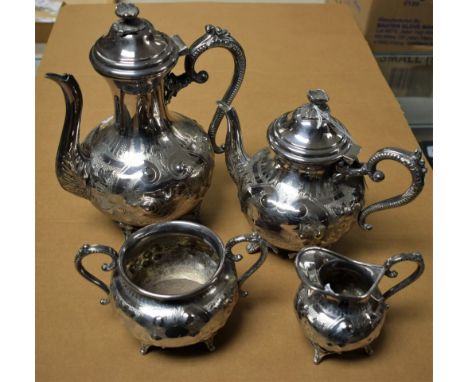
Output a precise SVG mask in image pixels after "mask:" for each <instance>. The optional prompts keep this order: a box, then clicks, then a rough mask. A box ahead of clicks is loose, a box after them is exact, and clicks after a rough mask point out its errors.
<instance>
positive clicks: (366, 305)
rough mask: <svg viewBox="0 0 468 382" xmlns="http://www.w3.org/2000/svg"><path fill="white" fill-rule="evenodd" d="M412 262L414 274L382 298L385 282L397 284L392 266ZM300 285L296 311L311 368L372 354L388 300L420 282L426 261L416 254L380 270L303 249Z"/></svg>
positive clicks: (393, 260)
mask: <svg viewBox="0 0 468 382" xmlns="http://www.w3.org/2000/svg"><path fill="white" fill-rule="evenodd" d="M402 261H413V262H415V263H416V265H417V268H416V270H415V271H414V272H413V273H412V274H411V275H409V276H408V277H406V278H405V279H403V280H402V281H400V282H399V283H398V284H396V285H395V286H393V287H391V288H390V289H389V290H387V291H386V292H384V293H382V292H381V291H380V289H379V283H380V281H381V280H382V278H383V277H384V276H387V277H391V278H395V277H397V276H398V273H397V272H396V271H393V270H391V268H392V267H393V265H395V264H396V263H399V262H402ZM295 264H296V271H297V274H298V275H299V278H300V280H301V285H300V286H299V289H298V292H297V294H296V297H295V302H294V306H295V310H296V313H297V316H298V319H299V322H300V324H301V326H302V329H303V331H304V333H305V335H306V337H307V338H308V339H309V340H310V341H311V343H312V345H313V347H314V349H315V356H314V363H315V364H318V363H319V362H320V361H321V360H322V359H323V357H325V356H327V355H329V354H341V353H343V352H347V351H352V350H356V349H361V348H362V349H363V350H364V351H365V352H366V353H367V354H372V348H371V343H372V342H373V341H374V340H375V339H376V338H377V337H378V336H379V334H380V331H381V330H382V327H383V324H384V320H385V315H386V312H387V309H388V305H387V303H386V300H387V299H388V298H389V297H391V296H392V295H394V294H395V293H396V292H398V291H400V290H401V289H403V288H405V287H407V286H408V285H409V284H411V283H412V282H414V281H415V280H416V279H417V278H419V277H420V276H421V274H422V273H423V271H424V261H423V258H422V256H421V255H420V254H419V253H417V252H414V253H402V254H400V255H396V256H393V257H390V258H389V259H388V260H386V261H385V263H384V264H383V265H373V264H367V263H362V262H358V261H354V260H351V259H349V258H347V257H345V256H342V255H339V254H337V253H335V252H332V251H330V250H327V249H324V248H320V247H310V248H304V249H303V250H302V251H300V252H299V253H298V255H297V257H296V263H295Z"/></svg>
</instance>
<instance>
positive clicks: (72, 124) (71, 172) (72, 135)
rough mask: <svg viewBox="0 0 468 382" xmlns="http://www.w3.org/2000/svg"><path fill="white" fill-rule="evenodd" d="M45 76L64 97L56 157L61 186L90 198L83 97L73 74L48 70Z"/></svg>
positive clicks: (57, 173) (56, 170)
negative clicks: (82, 131) (83, 144)
mask: <svg viewBox="0 0 468 382" xmlns="http://www.w3.org/2000/svg"><path fill="white" fill-rule="evenodd" d="M46 78H48V79H50V80H52V81H54V82H56V83H57V84H58V85H59V86H60V88H61V89H62V91H63V95H64V97H65V107H66V111H65V120H64V124H63V130H62V135H61V137H60V143H59V147H58V150H57V156H56V160H55V172H56V175H57V178H58V181H59V183H60V185H61V186H62V188H63V189H64V190H66V191H68V192H71V193H73V194H75V195H78V196H80V197H82V198H85V199H89V189H88V187H87V185H86V183H87V179H88V178H89V159H88V158H87V157H86V156H85V155H84V154H83V152H82V149H81V147H80V119H81V110H82V108H83V97H82V95H81V90H80V87H79V85H78V83H77V82H76V80H75V78H74V77H73V76H72V75H71V74H63V75H61V74H55V73H47V74H46Z"/></svg>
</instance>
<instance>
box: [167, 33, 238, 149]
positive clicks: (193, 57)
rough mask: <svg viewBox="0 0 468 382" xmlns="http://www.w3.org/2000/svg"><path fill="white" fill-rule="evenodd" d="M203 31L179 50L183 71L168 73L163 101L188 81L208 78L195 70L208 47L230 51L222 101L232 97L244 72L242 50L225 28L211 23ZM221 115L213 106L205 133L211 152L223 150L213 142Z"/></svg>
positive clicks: (229, 102) (202, 72) (228, 100)
mask: <svg viewBox="0 0 468 382" xmlns="http://www.w3.org/2000/svg"><path fill="white" fill-rule="evenodd" d="M205 31H206V33H205V34H204V35H203V36H201V37H199V38H198V39H197V40H196V41H194V43H193V44H192V45H191V46H190V48H189V49H188V50H186V51H185V50H182V52H183V53H182V54H186V57H185V73H183V74H181V75H179V76H177V75H175V74H173V73H171V74H169V76H168V77H167V79H166V85H165V87H166V89H165V101H166V103H169V102H170V100H171V98H172V97H174V96H176V95H177V93H178V92H179V90H181V89H183V88H185V87H186V86H188V85H189V84H190V83H192V82H196V83H199V84H203V83H205V82H206V81H208V73H207V72H206V71H205V70H202V71H200V72H197V71H196V70H195V63H196V61H197V60H198V57H200V56H201V55H202V54H203V53H204V52H206V51H207V50H208V49H211V48H224V49H227V50H228V51H229V52H231V54H232V57H233V58H234V74H233V76H232V80H231V84H230V86H229V87H228V89H227V90H226V93H224V96H223V98H222V101H223V102H224V103H226V104H228V105H230V104H231V103H232V101H233V99H234V97H235V96H236V94H237V92H238V91H239V88H240V86H241V84H242V81H243V79H244V75H245V68H246V58H245V54H244V49H242V46H241V45H240V44H239V43H238V42H237V40H236V39H235V38H234V37H232V36H231V34H230V33H229V32H228V31H227V30H226V29H222V28H219V27H215V26H213V25H207V26H206V27H205ZM223 117H224V113H223V112H222V111H221V110H220V109H216V112H215V114H214V116H213V119H212V121H211V123H210V127H209V129H208V135H209V136H210V140H211V144H212V145H213V149H214V151H215V153H218V154H219V153H223V152H224V145H222V146H218V145H217V144H216V133H217V131H218V128H219V124H220V123H221V120H222V119H223Z"/></svg>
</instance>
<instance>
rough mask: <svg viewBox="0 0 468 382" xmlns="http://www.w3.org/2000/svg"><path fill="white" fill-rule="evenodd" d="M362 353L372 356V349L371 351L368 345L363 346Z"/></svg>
mask: <svg viewBox="0 0 468 382" xmlns="http://www.w3.org/2000/svg"><path fill="white" fill-rule="evenodd" d="M364 351H365V352H366V354H367V355H372V354H374V349H372V347H371V346H370V345H367V346H364Z"/></svg>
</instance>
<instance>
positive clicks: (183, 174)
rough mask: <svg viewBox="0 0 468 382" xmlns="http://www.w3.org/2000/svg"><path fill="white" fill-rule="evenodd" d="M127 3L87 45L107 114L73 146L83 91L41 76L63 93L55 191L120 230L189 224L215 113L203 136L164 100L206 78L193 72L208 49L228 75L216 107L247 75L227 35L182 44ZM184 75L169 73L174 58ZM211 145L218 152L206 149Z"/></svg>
mask: <svg viewBox="0 0 468 382" xmlns="http://www.w3.org/2000/svg"><path fill="white" fill-rule="evenodd" d="M138 13H139V10H138V8H137V7H136V6H135V5H133V4H126V3H119V4H118V5H117V7H116V14H117V16H118V17H119V19H118V20H117V21H115V22H114V23H113V24H112V26H111V28H110V30H109V32H108V33H107V34H106V35H104V36H102V37H100V38H99V39H98V40H97V41H96V43H95V44H94V46H93V47H92V48H91V51H90V54H89V58H90V61H91V64H92V65H93V67H94V69H95V70H96V71H97V72H98V73H99V74H101V75H102V76H103V77H104V78H105V79H106V80H107V82H108V84H109V86H110V89H111V93H112V103H113V104H114V109H115V112H114V115H113V116H112V117H109V118H108V119H106V120H104V121H102V122H100V123H99V124H98V125H97V127H96V128H95V129H94V130H92V131H91V133H90V134H89V135H88V136H87V138H86V139H85V141H84V142H83V143H82V144H80V118H81V110H82V106H83V99H82V96H81V91H80V87H79V86H78V83H77V81H76V80H75V78H74V77H73V76H72V75H70V74H64V75H60V74H54V73H48V74H47V75H46V77H47V78H49V79H51V80H53V81H55V82H57V83H58V84H59V85H60V87H61V88H62V91H63V94H64V96H65V104H66V115H65V122H64V126H63V131H62V135H61V138H60V145H59V147H58V151H57V158H56V173H57V177H58V180H59V182H60V184H61V186H62V187H63V188H64V189H65V190H66V191H69V192H71V193H73V194H75V195H78V196H80V197H83V198H86V199H89V200H90V201H91V203H92V204H93V205H94V206H95V207H96V208H98V209H99V210H100V211H102V212H103V213H104V214H106V215H107V216H109V217H110V218H111V219H113V220H114V221H116V222H118V223H119V224H120V226H121V227H122V229H123V230H124V232H126V233H129V232H131V231H132V230H134V229H135V227H142V226H145V225H148V224H151V223H157V222H162V221H169V220H174V219H178V218H181V217H182V216H183V217H184V218H187V217H188V216H189V217H190V218H196V217H197V216H198V209H199V206H200V203H201V201H202V199H203V197H204V195H205V193H206V191H207V190H208V187H209V185H210V183H211V177H212V173H213V166H214V158H213V157H214V153H213V152H214V151H216V150H217V146H216V145H214V146H213V144H214V142H215V137H216V132H217V130H218V126H219V123H220V121H221V119H222V117H223V113H222V112H221V111H218V110H217V111H216V113H215V114H214V117H213V120H212V122H211V124H210V127H209V130H208V134H207V133H205V132H204V131H203V129H202V127H201V126H200V125H199V124H198V123H197V122H196V121H194V120H193V119H191V118H189V117H186V116H184V115H182V114H179V113H176V112H173V111H170V110H169V109H168V107H167V105H168V104H169V102H170V101H171V98H172V97H174V96H175V95H176V94H177V93H178V92H179V91H180V90H181V89H182V88H184V87H186V86H187V85H189V84H190V83H192V82H196V83H204V82H206V81H207V80H208V74H207V73H206V72H205V71H200V72H196V71H195V63H196V61H197V59H198V57H199V56H200V55H201V54H203V53H204V52H205V51H207V50H208V49H211V48H215V47H219V48H224V49H227V50H228V51H230V53H231V54H232V56H233V58H234V64H235V65H234V75H233V78H232V82H231V84H230V86H229V88H228V90H227V91H226V93H225V95H224V97H223V100H224V102H226V103H227V104H230V103H231V102H232V100H233V98H234V96H235V95H236V94H237V92H238V90H239V87H240V85H241V83H242V80H243V78H244V73H245V65H246V60H245V55H244V51H243V49H242V47H241V46H240V45H239V43H238V42H237V41H236V40H235V39H234V38H233V37H232V36H231V35H230V33H229V32H228V31H226V30H224V29H221V28H218V27H214V26H212V25H208V26H207V27H206V33H205V34H204V35H203V36H201V37H200V38H199V39H197V40H196V41H195V42H194V43H193V44H192V45H191V46H190V47H187V46H186V45H185V43H184V42H183V41H182V40H181V38H180V37H179V36H173V37H170V36H168V35H166V34H165V33H163V32H160V31H158V30H156V29H155V27H154V26H153V25H152V24H151V23H150V22H149V21H148V20H146V19H143V18H140V17H138ZM182 56H183V57H185V72H184V73H183V74H180V75H176V74H174V73H172V72H171V71H172V69H173V68H174V66H175V65H176V63H177V61H178V59H179V58H180V57H182ZM213 147H214V149H215V150H213Z"/></svg>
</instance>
